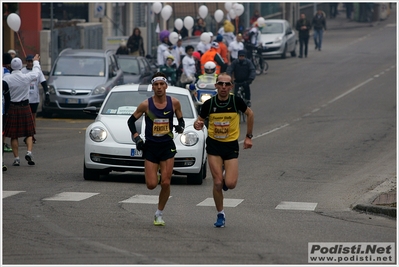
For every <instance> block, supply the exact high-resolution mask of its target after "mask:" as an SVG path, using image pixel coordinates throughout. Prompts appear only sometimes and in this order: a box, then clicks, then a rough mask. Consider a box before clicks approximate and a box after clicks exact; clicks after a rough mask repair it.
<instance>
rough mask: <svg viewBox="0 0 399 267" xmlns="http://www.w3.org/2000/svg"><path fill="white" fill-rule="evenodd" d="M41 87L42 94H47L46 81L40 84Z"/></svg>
mask: <svg viewBox="0 0 399 267" xmlns="http://www.w3.org/2000/svg"><path fill="white" fill-rule="evenodd" d="M41 85H42V86H43V91H44V93H47V92H48V86H47V81H43V82H42V83H41Z"/></svg>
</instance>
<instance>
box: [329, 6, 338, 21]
mask: <svg viewBox="0 0 399 267" xmlns="http://www.w3.org/2000/svg"><path fill="white" fill-rule="evenodd" d="M337 14H338V3H330V19H335V17H336V16H337Z"/></svg>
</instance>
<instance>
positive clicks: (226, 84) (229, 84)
mask: <svg viewBox="0 0 399 267" xmlns="http://www.w3.org/2000/svg"><path fill="white" fill-rule="evenodd" d="M216 84H217V85H220V86H223V85H224V86H231V85H233V83H232V82H217V83H216Z"/></svg>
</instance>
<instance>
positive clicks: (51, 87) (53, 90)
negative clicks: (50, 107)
mask: <svg viewBox="0 0 399 267" xmlns="http://www.w3.org/2000/svg"><path fill="white" fill-rule="evenodd" d="M48 92H49V93H50V95H55V88H54V86H53V85H49V86H48Z"/></svg>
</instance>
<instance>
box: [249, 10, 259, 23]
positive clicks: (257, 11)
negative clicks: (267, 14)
mask: <svg viewBox="0 0 399 267" xmlns="http://www.w3.org/2000/svg"><path fill="white" fill-rule="evenodd" d="M259 17H260V14H259V10H255V12H254V15H253V16H252V17H251V20H250V21H249V24H250V25H253V24H254V23H255V22H256V21H257V20H258V18H259Z"/></svg>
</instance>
